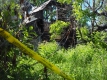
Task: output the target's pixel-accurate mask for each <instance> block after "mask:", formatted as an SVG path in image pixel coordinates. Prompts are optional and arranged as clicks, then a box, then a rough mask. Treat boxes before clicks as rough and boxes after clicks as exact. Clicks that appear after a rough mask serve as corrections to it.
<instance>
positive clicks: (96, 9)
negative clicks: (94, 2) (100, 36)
mask: <svg viewBox="0 0 107 80" xmlns="http://www.w3.org/2000/svg"><path fill="white" fill-rule="evenodd" d="M103 3H104V0H102V1H101V5H100V6H99V7H98V8H97V9H96V11H97V10H99V9H100V8H101V7H102V6H103Z"/></svg>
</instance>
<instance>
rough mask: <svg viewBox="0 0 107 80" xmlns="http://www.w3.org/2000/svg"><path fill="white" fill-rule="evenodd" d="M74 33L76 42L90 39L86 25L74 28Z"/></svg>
mask: <svg viewBox="0 0 107 80" xmlns="http://www.w3.org/2000/svg"><path fill="white" fill-rule="evenodd" d="M76 33H77V38H78V42H81V41H87V42H88V41H90V37H89V34H90V32H89V29H88V28H86V27H81V28H79V29H78V28H77V29H76Z"/></svg>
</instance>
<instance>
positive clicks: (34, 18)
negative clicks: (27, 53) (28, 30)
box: [21, 0, 76, 48]
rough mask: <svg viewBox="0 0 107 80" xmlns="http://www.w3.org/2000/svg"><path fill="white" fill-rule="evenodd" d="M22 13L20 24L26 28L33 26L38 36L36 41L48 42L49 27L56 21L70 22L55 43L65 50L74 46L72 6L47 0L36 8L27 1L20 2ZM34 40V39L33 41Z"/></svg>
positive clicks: (54, 0)
mask: <svg viewBox="0 0 107 80" xmlns="http://www.w3.org/2000/svg"><path fill="white" fill-rule="evenodd" d="M21 9H22V13H23V19H22V23H23V24H25V25H26V27H29V26H33V27H34V31H35V32H36V33H37V35H38V37H39V38H38V41H37V42H41V41H44V40H45V41H49V40H50V33H49V26H50V24H52V23H53V22H55V21H56V20H61V21H65V22H70V25H69V26H68V27H67V28H66V29H65V30H64V32H63V33H62V34H63V36H61V37H60V38H57V39H56V41H57V42H58V43H59V44H60V45H61V46H64V47H65V48H68V47H69V46H71V45H72V46H75V45H76V30H75V27H76V26H75V19H74V17H72V16H71V14H72V12H70V11H71V10H72V6H71V5H67V4H60V3H58V2H56V0H48V1H46V2H44V3H43V4H41V5H40V6H38V7H36V6H34V5H33V4H31V3H29V2H28V1H24V0H23V2H21ZM35 40H36V39H35Z"/></svg>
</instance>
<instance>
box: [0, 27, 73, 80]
mask: <svg viewBox="0 0 107 80" xmlns="http://www.w3.org/2000/svg"><path fill="white" fill-rule="evenodd" d="M0 35H1V36H2V37H4V38H5V39H6V40H8V41H9V42H10V43H12V44H14V45H15V46H17V47H18V48H19V49H21V51H23V52H24V53H26V54H28V55H29V56H31V57H32V58H34V59H36V60H37V61H38V62H40V63H42V64H43V65H44V66H46V67H47V68H49V69H51V70H52V71H54V72H55V73H57V74H59V75H60V76H62V77H63V78H65V79H68V80H72V79H71V78H70V77H69V76H68V75H66V74H65V73H63V72H62V71H61V70H60V69H59V68H58V67H56V66H55V65H54V64H52V63H50V62H49V61H48V60H46V59H44V58H43V57H41V56H40V55H38V54H37V53H36V52H34V51H33V50H31V49H30V48H28V47H27V46H25V45H24V44H22V43H21V42H20V41H19V40H18V39H16V38H14V37H13V36H12V35H11V34H9V33H8V32H7V31H5V30H3V29H2V28H0Z"/></svg>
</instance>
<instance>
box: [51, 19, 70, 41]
mask: <svg viewBox="0 0 107 80" xmlns="http://www.w3.org/2000/svg"><path fill="white" fill-rule="evenodd" d="M68 25H69V23H68V22H64V21H59V20H58V21H56V22H55V23H53V24H51V26H50V31H49V32H50V33H51V34H52V35H51V39H54V38H56V36H58V35H60V34H61V33H62V31H63V28H66V27H68Z"/></svg>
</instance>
